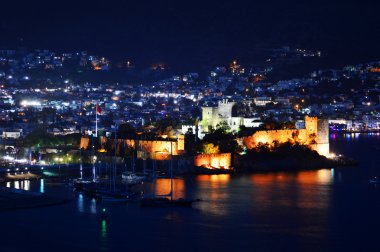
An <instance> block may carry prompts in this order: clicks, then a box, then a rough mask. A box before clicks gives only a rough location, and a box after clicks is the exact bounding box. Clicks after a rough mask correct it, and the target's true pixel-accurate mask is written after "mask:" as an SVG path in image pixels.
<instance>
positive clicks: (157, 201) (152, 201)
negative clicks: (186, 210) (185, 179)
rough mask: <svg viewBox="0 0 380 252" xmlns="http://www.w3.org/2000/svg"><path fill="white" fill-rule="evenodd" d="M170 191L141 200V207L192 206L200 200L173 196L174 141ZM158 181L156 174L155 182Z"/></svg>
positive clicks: (171, 156)
mask: <svg viewBox="0 0 380 252" xmlns="http://www.w3.org/2000/svg"><path fill="white" fill-rule="evenodd" d="M169 172H170V192H169V193H168V194H164V195H155V194H154V195H153V197H146V198H142V199H141V200H140V206H141V207H192V204H193V203H194V202H196V201H198V200H189V199H183V198H179V199H174V198H173V151H172V142H170V171H169ZM155 182H156V176H154V180H153V183H155Z"/></svg>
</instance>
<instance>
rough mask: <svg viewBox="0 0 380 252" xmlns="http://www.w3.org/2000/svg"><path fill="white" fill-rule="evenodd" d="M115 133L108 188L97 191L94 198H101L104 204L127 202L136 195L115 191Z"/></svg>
mask: <svg viewBox="0 0 380 252" xmlns="http://www.w3.org/2000/svg"><path fill="white" fill-rule="evenodd" d="M116 134H117V133H116V131H115V138H114V149H115V153H114V158H113V166H112V170H111V174H110V181H109V182H110V183H109V185H110V188H109V190H108V189H106V190H97V191H96V196H97V197H98V198H101V199H102V201H105V202H128V201H130V200H132V199H134V198H135V196H136V194H134V193H132V192H128V191H127V190H125V191H121V190H117V189H116V178H117V176H116V174H117V172H116V152H117V145H116Z"/></svg>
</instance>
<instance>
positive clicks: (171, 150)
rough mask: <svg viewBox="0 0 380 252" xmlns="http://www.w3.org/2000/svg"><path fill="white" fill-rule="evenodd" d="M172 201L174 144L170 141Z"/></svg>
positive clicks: (171, 189) (171, 197)
mask: <svg viewBox="0 0 380 252" xmlns="http://www.w3.org/2000/svg"><path fill="white" fill-rule="evenodd" d="M170 200H173V142H172V141H171V140H170Z"/></svg>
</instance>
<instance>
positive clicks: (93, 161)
mask: <svg viewBox="0 0 380 252" xmlns="http://www.w3.org/2000/svg"><path fill="white" fill-rule="evenodd" d="M91 140H92V180H93V181H94V182H95V180H96V171H95V149H94V148H95V146H94V134H92V135H91Z"/></svg>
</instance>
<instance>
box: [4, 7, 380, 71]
mask: <svg viewBox="0 0 380 252" xmlns="http://www.w3.org/2000/svg"><path fill="white" fill-rule="evenodd" d="M206 2H207V3H206ZM331 2H332V1H279V0H266V1H255V0H252V1H241V0H235V1H232V0H231V1H223V0H221V1H206V0H204V1H180V0H178V1H158V0H156V1H106V0H104V1H96V0H94V1H89V2H87V1H76V2H74V1H72V2H71V1H60V2H59V3H57V1H49V3H46V2H42V1H40V2H38V1H33V2H32V1H30V2H29V3H24V1H7V2H6V3H3V2H2V8H1V9H2V11H1V15H0V32H1V40H0V46H1V47H3V48H4V47H7V48H15V47H16V46H20V45H22V46H25V47H28V48H51V49H59V50H89V51H91V52H94V53H100V54H104V55H108V56H111V57H114V58H132V59H135V60H136V61H140V62H144V63H147V62H152V61H158V60H163V61H168V62H170V63H172V64H187V62H198V61H199V62H207V60H208V59H209V58H210V59H212V58H215V57H218V56H221V58H223V55H225V57H226V58H229V57H233V55H234V54H236V55H238V56H239V54H240V55H244V54H246V53H249V51H250V50H252V48H255V47H273V46H281V45H289V46H301V47H305V48H317V49H322V50H325V51H328V52H329V54H330V55H331V57H332V58H339V60H342V61H347V63H351V62H352V63H355V62H357V61H364V60H376V59H377V60H378V59H380V50H379V49H378V46H379V45H380V35H379V34H380V25H379V23H380V22H379V21H378V13H377V11H378V10H379V7H380V4H379V3H377V2H376V1H356V2H357V3H352V1H346V2H341V3H337V2H336V1H334V3H331Z"/></svg>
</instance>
